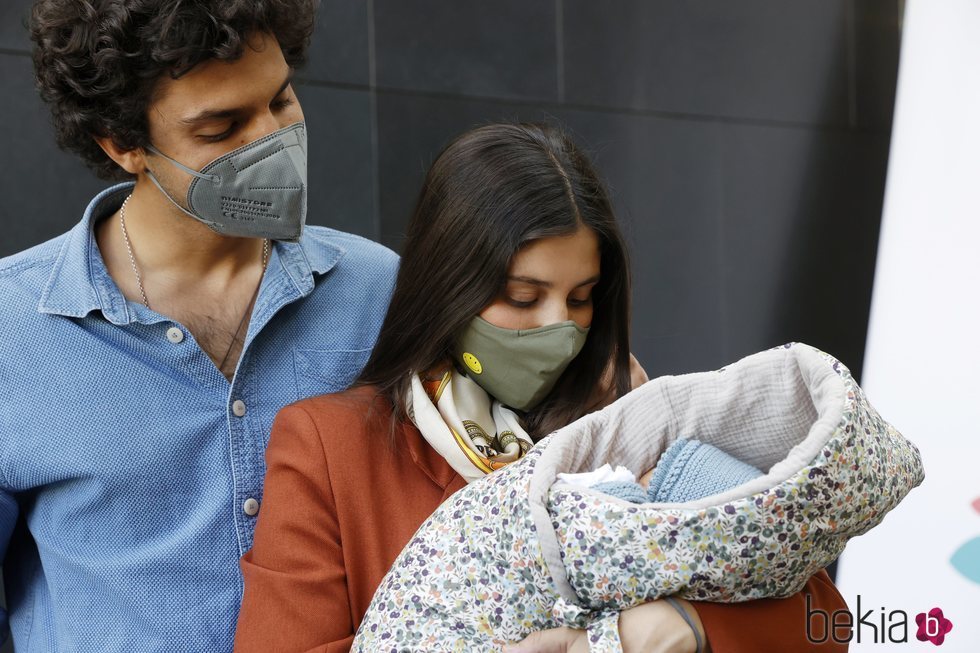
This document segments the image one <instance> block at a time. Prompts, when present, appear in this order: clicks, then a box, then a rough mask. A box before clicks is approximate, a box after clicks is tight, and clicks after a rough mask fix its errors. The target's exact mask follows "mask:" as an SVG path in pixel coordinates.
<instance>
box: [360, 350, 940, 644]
mask: <svg viewBox="0 0 980 653" xmlns="http://www.w3.org/2000/svg"><path fill="white" fill-rule="evenodd" d="M678 433H697V434H698V440H685V439H677V436H676V434H678ZM725 452H728V453H725ZM729 454H732V455H734V456H735V457H734V458H733V457H732V455H729ZM607 461H618V462H622V463H623V464H625V465H628V466H629V467H630V468H631V469H630V470H627V475H625V476H617V475H616V473H615V470H612V469H608V470H604V469H600V470H596V468H597V467H598V465H599V464H600V463H603V462H607ZM655 463H656V466H655V467H654V464H655ZM651 468H654V469H652V471H651V472H648V473H646V474H643V473H642V472H644V471H645V470H650V469H651ZM585 470H593V471H591V472H588V473H587V474H585V475H582V474H581V473H582V472H583V471H585ZM760 470H767V471H766V472H765V473H763V472H762V471H760ZM634 473H636V474H639V475H640V476H641V477H642V478H641V483H640V484H632V481H633V478H632V475H633V474H634ZM566 475H567V476H566ZM610 476H611V478H610ZM922 479H923V471H922V462H921V459H920V457H919V453H918V450H917V449H916V448H915V446H914V445H912V444H911V443H910V442H908V441H907V440H906V439H905V438H903V437H902V436H901V434H899V433H898V432H897V431H896V430H895V429H894V428H892V427H891V426H890V425H889V424H888V423H887V422H885V421H884V420H883V419H882V418H881V416H880V415H878V413H877V411H875V409H874V408H873V407H872V406H871V405H870V404H869V403H868V401H867V399H866V398H865V396H864V393H863V392H862V391H861V389H860V388H859V387H858V386H857V384H856V383H855V382H854V379H853V378H852V377H851V375H850V373H849V372H848V370H847V368H846V367H844V366H843V365H842V364H841V363H840V362H838V361H837V360H836V359H834V358H832V357H831V356H828V355H827V354H824V353H822V352H819V351H817V350H815V349H813V348H812V347H808V346H806V345H801V344H794V345H787V346H785V347H780V348H777V349H774V350H770V351H766V352H762V353H760V354H755V355H754V356H750V357H748V358H745V359H743V360H741V361H739V362H737V363H735V364H733V365H730V366H729V367H727V368H724V369H722V370H719V371H717V372H707V373H700V374H688V375H684V376H676V377H662V378H659V379H654V380H652V381H650V382H648V383H646V384H644V385H643V386H641V387H639V388H637V389H636V390H634V391H633V392H631V393H629V394H628V395H626V396H625V397H622V398H621V399H619V400H618V401H616V402H615V403H613V404H612V405H610V406H608V407H607V408H605V409H603V410H601V411H599V412H596V413H592V414H590V415H587V416H585V417H583V418H582V419H580V420H578V421H576V422H574V423H572V424H570V425H569V426H567V427H565V428H563V429H561V430H559V431H557V432H555V433H553V434H551V435H550V436H548V437H546V438H544V439H543V440H541V441H540V442H539V443H537V444H536V445H535V446H534V447H532V448H531V449H530V451H529V452H528V453H527V454H526V455H525V456H524V457H523V458H521V459H520V460H518V461H516V462H514V463H511V464H509V465H507V466H506V467H504V468H503V469H501V470H499V471H495V472H493V473H491V474H488V475H487V476H486V477H484V478H482V479H481V480H479V481H477V482H474V483H470V484H469V485H468V486H467V487H465V488H463V489H461V490H460V491H459V492H457V493H456V494H454V495H453V496H452V497H450V498H449V499H447V500H446V501H445V502H444V503H443V504H442V505H441V506H440V507H439V508H438V509H437V510H436V512H435V513H434V514H433V515H432V516H431V517H430V518H429V519H428V520H427V521H426V522H425V523H424V524H422V526H421V527H420V528H419V530H418V531H417V532H416V533H415V535H414V536H413V537H412V539H411V540H410V541H409V543H408V544H407V545H406V547H405V548H404V549H403V551H402V553H401V554H400V555H399V557H398V559H397V560H396V561H395V563H394V565H393V566H392V569H391V570H390V571H389V573H388V575H387V576H385V579H384V580H383V581H382V583H381V585H380V587H379V588H378V590H377V592H376V593H375V595H374V598H373V600H372V602H371V606H370V608H369V609H368V612H367V614H366V615H365V618H364V621H363V622H362V623H361V626H360V628H359V629H358V632H357V635H356V637H355V640H354V643H353V648H352V650H353V651H369V652H371V653H374V652H376V651H427V652H430V651H467V652H477V653H480V652H484V651H485V652H490V651H499V650H500V649H501V647H502V646H503V645H504V644H506V643H508V642H515V641H520V640H521V639H523V638H524V637H526V636H527V635H528V634H529V633H531V632H533V631H537V630H544V629H548V628H554V627H558V626H570V627H576V628H587V629H588V630H589V642H590V650H591V651H593V653H598V652H605V651H609V652H616V653H618V652H619V651H620V650H621V646H620V642H619V634H618V623H617V619H618V614H619V612H620V611H622V610H625V609H628V608H630V607H632V606H635V605H638V604H640V603H643V602H646V601H650V600H653V599H657V598H663V597H671V596H677V597H680V598H686V599H694V600H707V601H721V602H735V601H745V600H750V599H755V598H763V597H784V596H789V595H791V594H794V593H796V592H798V591H799V590H800V589H801V588H802V587H803V585H804V584H805V583H806V581H807V580H808V579H809V578H810V576H812V575H813V574H814V573H816V572H817V571H818V570H819V569H821V568H822V567H824V566H826V565H828V564H829V563H830V562H832V561H833V560H834V559H835V558H836V557H837V556H838V555H839V554H840V553H841V551H842V550H843V548H844V545H845V543H846V542H847V540H848V539H849V538H851V537H854V536H857V535H860V534H862V533H864V532H866V531H867V530H869V529H870V528H873V527H874V526H875V525H877V524H878V523H879V522H880V521H881V519H882V518H883V517H884V515H885V514H886V513H887V512H888V511H889V510H891V509H892V508H894V507H895V506H896V505H897V504H898V502H899V501H901V500H902V499H903V498H904V497H905V495H906V494H907V493H908V492H909V491H910V490H911V489H912V488H913V487H915V486H916V485H918V484H919V483H921V482H922ZM610 483H612V484H611V485H610ZM644 485H645V486H646V487H644Z"/></svg>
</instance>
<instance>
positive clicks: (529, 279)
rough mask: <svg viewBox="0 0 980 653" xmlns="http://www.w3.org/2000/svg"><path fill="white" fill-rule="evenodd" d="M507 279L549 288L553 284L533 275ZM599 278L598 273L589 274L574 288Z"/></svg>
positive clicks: (594, 281)
mask: <svg viewBox="0 0 980 653" xmlns="http://www.w3.org/2000/svg"><path fill="white" fill-rule="evenodd" d="M507 280H508V281H519V282H521V283H529V284H531V285H532V286H540V287H542V288H551V287H552V286H554V284H553V283H551V282H550V281H543V280H541V279H535V278H534V277H507ZM598 280H599V275H598V274H597V275H595V276H591V277H589V278H588V279H586V280H585V281H583V282H582V283H580V284H578V285H576V286H575V287H576V288H581V287H582V286H587V285H589V284H590V283H596V282H597V281H598Z"/></svg>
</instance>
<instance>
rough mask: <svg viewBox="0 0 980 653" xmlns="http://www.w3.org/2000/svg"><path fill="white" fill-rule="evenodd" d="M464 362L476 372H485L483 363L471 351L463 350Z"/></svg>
mask: <svg viewBox="0 0 980 653" xmlns="http://www.w3.org/2000/svg"><path fill="white" fill-rule="evenodd" d="M463 362H464V363H466V367H468V368H470V371H472V372H473V373H474V374H483V365H482V364H481V363H480V359H479V358H477V357H476V356H474V355H473V354H471V353H470V352H468V351H464V352H463Z"/></svg>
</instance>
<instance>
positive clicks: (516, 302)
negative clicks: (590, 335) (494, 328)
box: [506, 293, 592, 308]
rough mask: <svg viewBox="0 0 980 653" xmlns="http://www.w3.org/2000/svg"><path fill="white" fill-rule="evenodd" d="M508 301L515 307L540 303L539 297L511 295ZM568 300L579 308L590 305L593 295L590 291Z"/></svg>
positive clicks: (573, 306)
mask: <svg viewBox="0 0 980 653" xmlns="http://www.w3.org/2000/svg"><path fill="white" fill-rule="evenodd" d="M506 301H507V303H508V304H510V305H511V306H513V307H515V308H531V307H532V306H534V305H535V304H537V303H538V299H537V298H534V299H519V298H516V297H510V296H508V297H507V298H506ZM566 302H567V303H568V305H569V306H571V307H572V308H579V307H581V306H588V305H589V304H591V303H592V295H591V293H590V294H589V295H588V296H587V297H584V298H576V297H569V298H568V299H567V300H566Z"/></svg>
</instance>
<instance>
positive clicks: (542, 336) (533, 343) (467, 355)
mask: <svg viewBox="0 0 980 653" xmlns="http://www.w3.org/2000/svg"><path fill="white" fill-rule="evenodd" d="M588 335H589V330H588V329H587V328H586V329H583V328H582V327H580V326H579V325H578V324H576V323H575V322H573V321H571V320H569V321H567V322H559V323H557V324H549V325H547V326H543V327H538V328H537V329H503V328H501V327H498V326H494V325H492V324H490V323H489V322H487V321H486V320H484V319H483V318H482V317H480V316H479V315H477V316H476V317H474V318H473V320H472V321H471V322H470V323H469V325H468V326H467V327H466V328H465V329H464V330H463V332H462V333H461V334H460V335H459V337H458V338H457V339H456V348H455V350H454V351H453V356H454V357H455V358H456V360H457V361H458V362H459V363H460V365H462V366H463V370H465V372H466V375H467V376H469V377H470V378H471V379H473V380H474V381H476V382H477V384H479V386H480V387H481V388H483V389H484V390H486V391H487V393H488V394H490V396H492V397H493V398H494V399H496V400H497V401H499V402H500V403H502V404H504V405H505V406H510V407H511V408H516V409H517V410H528V409H530V408H533V407H534V406H536V405H538V404H539V403H541V401H542V400H543V399H544V398H545V397H547V396H548V393H549V392H551V389H552V388H554V387H555V383H557V382H558V378H559V377H560V376H561V375H562V372H564V371H565V368H566V367H568V364H569V363H571V362H572V360H573V359H574V358H575V357H576V356H578V353H579V352H580V351H582V347H583V346H584V345H585V339H586V337H587V336H588Z"/></svg>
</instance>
